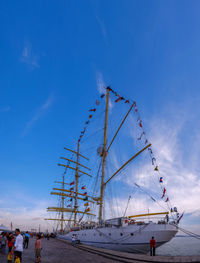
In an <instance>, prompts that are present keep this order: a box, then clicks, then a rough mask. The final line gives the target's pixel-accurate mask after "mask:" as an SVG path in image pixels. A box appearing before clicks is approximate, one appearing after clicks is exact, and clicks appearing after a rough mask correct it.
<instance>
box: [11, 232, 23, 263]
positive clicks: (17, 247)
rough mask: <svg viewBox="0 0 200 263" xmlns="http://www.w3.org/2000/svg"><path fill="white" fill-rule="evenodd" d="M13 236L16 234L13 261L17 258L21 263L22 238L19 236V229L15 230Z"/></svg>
mask: <svg viewBox="0 0 200 263" xmlns="http://www.w3.org/2000/svg"><path fill="white" fill-rule="evenodd" d="M15 234H16V240H15V243H14V247H13V250H12V251H14V255H15V259H17V258H19V259H20V262H21V261H22V252H23V236H22V235H21V234H20V230H19V228H16V229H15Z"/></svg>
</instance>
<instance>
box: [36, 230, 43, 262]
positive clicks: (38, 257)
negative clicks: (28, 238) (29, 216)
mask: <svg viewBox="0 0 200 263" xmlns="http://www.w3.org/2000/svg"><path fill="white" fill-rule="evenodd" d="M41 249H42V242H41V236H40V234H38V235H37V236H36V242H35V257H36V262H37V263H38V262H40V261H41Z"/></svg>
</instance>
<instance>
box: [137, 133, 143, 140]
mask: <svg viewBox="0 0 200 263" xmlns="http://www.w3.org/2000/svg"><path fill="white" fill-rule="evenodd" d="M143 135H145V132H144V131H143V132H142V134H141V135H140V137H139V138H137V139H138V140H141V139H142V136H143Z"/></svg>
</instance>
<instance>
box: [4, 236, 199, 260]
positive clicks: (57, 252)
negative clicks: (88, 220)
mask: <svg viewBox="0 0 200 263" xmlns="http://www.w3.org/2000/svg"><path fill="white" fill-rule="evenodd" d="M34 244H35V238H31V239H30V243H29V248H28V249H24V252H23V257H22V258H23V263H32V262H35V254H34ZM42 247H43V249H42V262H43V263H68V262H72V263H77V262H80V263H86V262H87V263H90V262H91V263H113V262H132V263H139V262H165V263H167V262H185V263H186V262H200V256H168V257H167V256H155V257H150V256H148V255H139V254H130V253H122V252H117V251H113V250H107V249H100V248H95V247H90V246H85V245H76V246H72V245H71V243H70V242H67V241H63V240H62V241H61V240H57V239H50V240H46V239H43V240H42ZM4 262H5V263H6V262H7V256H5V255H2V254H0V263H4Z"/></svg>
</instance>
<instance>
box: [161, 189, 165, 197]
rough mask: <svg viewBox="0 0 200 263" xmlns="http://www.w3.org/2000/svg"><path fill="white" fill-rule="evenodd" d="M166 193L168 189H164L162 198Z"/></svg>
mask: <svg viewBox="0 0 200 263" xmlns="http://www.w3.org/2000/svg"><path fill="white" fill-rule="evenodd" d="M165 193H166V189H165V188H164V189H163V195H162V197H161V198H163V197H164V196H165Z"/></svg>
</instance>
